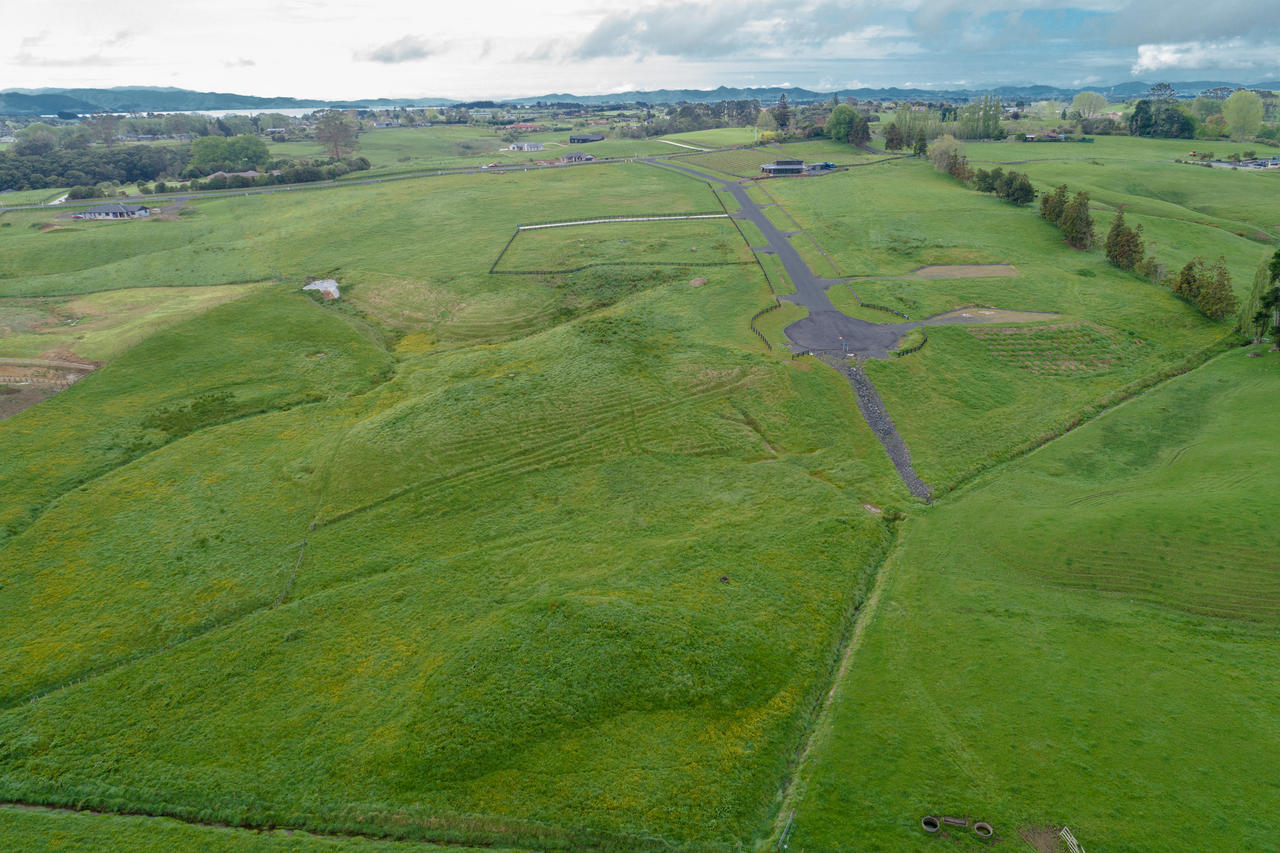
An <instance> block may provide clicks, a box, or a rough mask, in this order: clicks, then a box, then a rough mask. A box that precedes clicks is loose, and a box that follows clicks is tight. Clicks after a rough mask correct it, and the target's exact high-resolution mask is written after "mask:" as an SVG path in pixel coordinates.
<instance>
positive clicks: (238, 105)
mask: <svg viewBox="0 0 1280 853" xmlns="http://www.w3.org/2000/svg"><path fill="white" fill-rule="evenodd" d="M451 103H454V101H451V100H449V99H448V98H366V99H362V100H358V101H319V100H307V99H299V98H283V97H281V98H262V97H257V96H255V95H236V94H231V93H228V92H193V91H191V90H190V89H171V88H155V87H150V86H120V87H116V88H113V89H6V90H4V91H3V92H0V115H57V114H58V113H59V112H64V113H77V114H81V115H84V114H87V113H95V112H109V113H129V112H139V113H167V112H187V111H198V110H252V111H259V110H296V109H322V108H324V107H363V108H367V109H386V108H389V107H402V106H424V107H426V106H445V105H448V104H451Z"/></svg>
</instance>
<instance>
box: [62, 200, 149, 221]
mask: <svg viewBox="0 0 1280 853" xmlns="http://www.w3.org/2000/svg"><path fill="white" fill-rule="evenodd" d="M150 215H151V208H149V207H143V206H142V205H138V204H115V203H113V204H99V205H94V206H93V207H90V208H88V209H86V210H82V211H80V212H79V213H77V214H76V215H75V218H76V219H137V218H139V217H143V216H150Z"/></svg>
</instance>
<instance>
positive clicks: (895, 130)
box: [884, 121, 906, 151]
mask: <svg viewBox="0 0 1280 853" xmlns="http://www.w3.org/2000/svg"><path fill="white" fill-rule="evenodd" d="M905 145H906V140H905V139H903V138H902V129H901V128H899V127H898V123H897V122H896V121H894V122H890V123H889V126H888V127H886V128H885V129H884V147H885V149H886V150H888V151H901V150H902V148H903V147H904V146H905Z"/></svg>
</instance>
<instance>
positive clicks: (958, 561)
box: [791, 330, 1280, 851]
mask: <svg viewBox="0 0 1280 853" xmlns="http://www.w3.org/2000/svg"><path fill="white" fill-rule="evenodd" d="M931 335H932V330H931ZM930 345H931V346H932V341H931V342H930ZM927 349H928V348H926V351H927ZM1278 372H1280V368H1278V367H1277V361H1276V356H1275V355H1274V354H1272V355H1268V356H1266V357H1265V358H1263V359H1249V358H1246V357H1245V353H1244V352H1241V351H1236V352H1233V353H1231V354H1229V355H1227V356H1224V357H1222V358H1219V359H1217V360H1215V361H1214V362H1212V363H1210V364H1209V365H1207V366H1205V367H1203V368H1201V369H1200V370H1197V371H1195V372H1194V373H1192V374H1189V375H1187V376H1183V377H1180V378H1178V379H1175V380H1173V381H1171V382H1169V383H1168V384H1166V385H1164V386H1162V387H1161V388H1159V389H1157V390H1155V391H1153V392H1151V393H1149V394H1147V395H1144V396H1142V397H1140V398H1138V399H1136V400H1134V401H1132V402H1130V403H1128V404H1126V405H1124V406H1122V407H1120V408H1118V409H1116V410H1115V411H1112V412H1110V413H1109V414H1107V415H1106V416H1105V417H1103V418H1100V419H1099V420H1097V421H1095V422H1093V423H1091V424H1089V425H1087V426H1085V427H1083V428H1082V429H1079V430H1077V431H1075V432H1073V433H1071V434H1070V435H1067V436H1065V437H1064V438H1062V439H1060V440H1059V441H1056V442H1054V443H1053V444H1051V445H1049V446H1047V447H1045V448H1043V449H1042V450H1040V451H1038V452H1036V453H1034V454H1032V455H1030V456H1028V457H1026V458H1024V459H1021V460H1018V461H1016V462H1014V463H1011V464H1010V465H1008V466H1006V467H1005V468H1002V469H1001V470H1000V471H999V472H998V473H994V474H992V475H990V476H988V477H985V478H984V479H983V480H982V481H981V482H980V483H979V484H977V485H976V486H975V487H973V488H972V489H970V490H968V491H967V492H965V493H964V494H962V495H960V496H959V497H958V498H957V499H955V500H953V501H948V502H947V503H945V504H942V505H939V506H938V507H937V508H935V509H932V510H930V511H929V512H928V513H927V514H926V515H924V516H922V517H920V518H919V519H916V520H912V521H910V522H908V524H907V526H906V528H905V530H904V535H903V538H902V544H901V547H900V548H899V549H898V550H897V551H896V552H895V554H894V556H893V557H892V559H891V560H890V562H889V564H888V565H887V566H886V568H885V570H884V571H885V572H886V577H887V578H888V584H887V587H886V589H885V591H884V594H883V598H882V600H881V602H880V604H879V608H878V609H877V611H876V615H875V617H874V621H873V622H872V623H871V625H870V629H869V631H868V632H867V635H866V639H865V643H864V644H863V645H862V647H861V648H860V650H859V651H858V653H857V657H856V658H855V660H854V664H853V667H852V669H851V671H850V676H849V679H848V680H847V681H846V682H845V683H844V685H843V686H842V687H841V689H840V694H839V697H838V701H837V704H836V710H835V716H834V723H833V725H832V726H831V728H830V730H829V732H827V734H826V735H825V737H824V738H823V739H822V741H821V747H820V749H819V750H817V751H816V755H817V758H816V759H815V760H814V762H813V764H812V767H811V770H810V771H809V772H808V773H807V774H806V776H805V780H806V783H807V793H806V794H805V796H804V797H803V798H802V800H801V801H800V805H799V807H798V809H797V815H796V830H795V834H794V836H793V838H792V840H791V846H792V848H794V849H800V848H803V849H807V850H814V851H817V850H848V849H859V850H907V849H921V850H923V849H932V848H933V847H935V846H936V845H937V844H938V843H940V842H939V840H938V839H937V838H934V837H929V836H926V834H925V833H924V832H923V831H922V830H921V828H920V823H919V821H920V818H921V817H923V816H924V815H929V814H932V815H964V816H968V817H970V818H971V819H972V818H977V819H983V820H986V821H988V822H990V823H991V824H992V825H993V826H994V827H995V828H996V833H997V838H996V842H995V843H994V847H995V848H996V849H1008V850H1022V849H1025V847H1024V846H1023V842H1022V841H1021V840H1020V839H1019V837H1018V833H1019V830H1020V829H1022V828H1026V827H1043V826H1047V825H1056V826H1061V825H1064V824H1065V825H1068V826H1070V827H1071V828H1072V829H1073V830H1074V832H1075V834H1076V836H1077V837H1078V838H1079V839H1080V841H1081V842H1082V844H1083V845H1084V846H1085V847H1086V848H1087V849H1090V850H1093V849H1095V848H1096V849H1099V850H1115V851H1122V850H1132V851H1138V850H1142V851H1148V850H1151V851H1157V850H1182V849H1185V848H1186V846H1187V844H1188V839H1200V840H1199V841H1196V842H1192V843H1193V844H1196V845H1199V846H1208V847H1213V848H1215V849H1232V850H1249V849H1262V848H1265V847H1267V846H1269V845H1270V844H1271V842H1272V839H1273V838H1274V827H1273V826H1272V825H1271V823H1272V821H1271V818H1272V815H1274V814H1276V812H1277V810H1280V794H1277V790H1278V789H1280V788H1278V785H1277V782H1278V778H1280V777H1278V776H1277V771H1276V769H1275V767H1274V763H1273V762H1272V761H1271V760H1270V755H1269V753H1268V752H1267V750H1265V749H1259V744H1262V743H1266V742H1268V740H1269V738H1270V737H1271V733H1272V732H1273V731H1274V725H1275V720H1276V719H1277V718H1278V716H1280V702H1278V701H1277V698H1276V694H1275V691H1274V690H1273V689H1271V684H1272V682H1273V677H1272V676H1273V674H1274V672H1275V671H1276V668H1277V666H1280V656H1278V654H1277V650H1276V646H1275V643H1274V641H1273V637H1274V631H1275V627H1276V625H1277V620H1280V581H1278V579H1277V577H1276V574H1275V571H1274V567H1275V564H1276V561H1275V555H1276V553H1277V550H1278V549H1280V538H1277V528H1276V525H1275V524H1274V523H1272V518H1273V516H1274V510H1275V507H1276V506H1277V505H1278V504H1280V488H1278V487H1277V483H1276V478H1275V477H1274V476H1273V472H1274V471H1275V469H1276V465H1277V464H1280V456H1278V455H1277V449H1276V446H1275V443H1274V441H1271V439H1270V436H1269V434H1268V433H1267V432H1266V431H1265V430H1264V429H1262V428H1261V427H1260V425H1262V424H1267V423H1274V422H1275V419H1276V418H1277V416H1280V404H1278V403H1277V400H1278V399H1280V398H1277V396H1276V394H1275V388H1276V382H1277V379H1278V378H1280V377H1278ZM949 832H950V834H951V835H952V836H953V838H954V839H955V840H954V841H953V843H952V845H951V846H956V847H959V848H961V849H979V848H984V847H986V846H988V845H985V844H982V843H979V842H978V841H977V839H976V837H974V836H973V834H972V832H971V831H970V830H949Z"/></svg>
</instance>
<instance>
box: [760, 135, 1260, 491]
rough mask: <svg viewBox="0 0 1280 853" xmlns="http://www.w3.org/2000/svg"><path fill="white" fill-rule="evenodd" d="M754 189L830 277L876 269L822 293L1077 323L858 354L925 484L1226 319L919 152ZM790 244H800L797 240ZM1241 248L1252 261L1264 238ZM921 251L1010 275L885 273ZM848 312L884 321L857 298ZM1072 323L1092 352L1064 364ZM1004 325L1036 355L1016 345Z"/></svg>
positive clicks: (948, 478)
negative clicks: (783, 215)
mask: <svg viewBox="0 0 1280 853" xmlns="http://www.w3.org/2000/svg"><path fill="white" fill-rule="evenodd" d="M1023 147H1025V146H1023ZM768 189H769V193H770V194H771V195H772V196H774V197H776V198H777V199H779V201H781V202H782V207H783V208H784V209H785V210H786V211H787V212H788V213H790V214H791V215H792V216H794V217H795V219H796V221H798V222H799V224H800V225H802V226H804V227H805V229H806V231H807V232H808V234H810V235H812V236H814V237H815V238H816V239H817V242H818V244H819V245H821V246H822V248H823V249H824V251H825V252H826V254H827V256H828V257H830V258H831V259H832V261H834V263H835V265H836V267H837V268H838V269H839V270H840V272H841V273H842V274H843V275H855V276H858V275H868V276H878V277H882V278H871V279H867V280H861V281H856V280H855V281H851V282H849V283H848V285H847V286H846V285H835V286H833V287H832V288H831V289H830V291H829V293H830V294H831V295H832V298H833V299H834V300H836V304H837V305H839V306H840V307H842V308H845V309H852V306H853V305H855V304H856V300H854V299H852V293H856V294H857V296H858V297H860V298H861V300H862V301H863V302H865V303H870V304H876V305H883V306H886V307H888V308H891V309H894V310H897V311H900V312H902V313H904V314H906V315H907V316H908V317H910V318H911V319H912V320H922V319H925V318H927V317H932V316H935V315H938V314H942V313H944V312H947V311H951V310H953V309H957V308H964V307H968V306H989V307H993V308H998V309H1005V310H1012V311H1027V312H1047V313H1051V314H1055V315H1058V318H1057V319H1056V320H1054V322H1055V323H1064V324H1067V326H1068V327H1069V328H1071V329H1075V330H1076V331H1074V332H1068V331H1067V330H1066V329H1062V330H1059V331H1057V332H1048V331H1030V332H1028V331H1022V330H1020V329H1019V328H1018V327H1017V326H1016V325H1015V326H1013V327H1004V328H1003V329H1002V330H1001V331H998V332H996V333H993V334H988V333H986V332H976V333H975V331H974V330H973V328H965V327H960V326H940V327H936V328H931V329H930V330H929V342H928V344H927V345H926V346H925V347H924V348H923V349H922V350H920V351H919V352H917V353H914V354H912V355H911V356H910V357H908V358H903V359H891V360H889V361H873V362H870V363H869V364H868V365H867V371H868V374H869V375H870V376H871V378H872V379H873V380H874V381H875V382H876V387H877V388H878V389H879V391H880V395H881V396H882V397H883V398H884V401H885V403H886V404H887V405H888V407H889V410H890V411H892V412H893V413H894V418H895V422H896V423H897V426H898V429H899V430H900V431H901V432H902V434H903V437H904V438H905V439H906V441H907V444H908V446H909V447H911V448H912V455H913V458H914V460H915V462H916V465H917V470H918V471H919V472H920V475H921V476H922V477H923V478H924V479H925V481H926V482H928V483H930V484H931V485H932V486H934V487H935V489H946V488H949V487H951V486H953V485H955V484H957V483H959V482H960V481H962V480H963V479H964V478H966V477H968V476H971V475H972V474H973V473H974V472H976V471H978V470H981V469H983V468H986V467H988V466H990V465H992V464H995V463H996V462H998V461H1000V460H1002V459H1006V458H1009V456H1010V455H1012V454H1015V453H1018V452H1021V451H1023V450H1025V449H1027V447H1029V446H1031V445H1032V444H1034V443H1036V442H1038V441H1042V440H1044V438H1045V437H1049V436H1052V435H1054V434H1056V433H1057V432H1059V431H1061V429H1062V428H1063V427H1065V426H1066V425H1068V424H1070V423H1072V422H1074V421H1077V420H1078V419H1079V418H1080V417H1082V416H1086V415H1087V414H1088V413H1090V412H1091V411H1096V410H1097V409H1098V408H1100V407H1101V406H1103V405H1106V404H1107V401H1109V400H1111V399H1112V398H1113V395H1115V394H1116V393H1117V392H1121V391H1122V390H1123V389H1126V388H1130V387H1131V386H1134V385H1136V384H1140V383H1142V382H1143V381H1144V380H1145V379H1146V378H1147V377H1151V376H1153V375H1156V374H1159V373H1161V372H1162V371H1165V370H1167V369H1170V368H1171V367H1173V366H1174V365H1177V364H1179V363H1181V362H1183V360H1184V359H1186V358H1187V357H1188V356H1194V354H1196V353H1198V352H1200V351H1202V350H1205V349H1206V348H1211V347H1214V346H1216V345H1217V342H1218V341H1220V340H1222V339H1223V337H1224V336H1225V335H1226V334H1227V331H1228V330H1227V329H1225V328H1222V327H1219V326H1216V325H1215V324H1210V323H1206V322H1205V321H1204V320H1203V318H1201V317H1200V316H1199V315H1198V314H1197V313H1196V311H1195V310H1194V309H1193V308H1192V307H1191V306H1189V305H1187V304H1186V303H1184V302H1182V301H1181V300H1179V299H1177V298H1176V297H1174V296H1172V295H1171V294H1170V293H1169V292H1168V291H1166V290H1164V289H1162V288H1160V287H1157V286H1156V285H1154V284H1150V283H1148V282H1144V281H1142V280H1140V279H1138V278H1136V277H1135V276H1132V275H1130V274H1128V273H1124V272H1121V271H1119V270H1117V269H1115V268H1114V267H1111V266H1110V265H1109V264H1107V262H1106V259H1105V258H1103V257H1102V256H1101V253H1100V252H1093V253H1085V252H1078V251H1076V250H1074V249H1071V248H1070V247H1068V246H1066V245H1065V244H1064V243H1063V241H1062V239H1061V235H1060V234H1059V233H1058V232H1057V230H1056V229H1054V228H1052V227H1051V226H1049V225H1048V224H1047V223H1045V222H1044V221H1043V220H1041V219H1040V217H1038V216H1037V215H1036V214H1035V213H1034V212H1033V211H1032V210H1031V209H1029V208H1015V207H1013V206H1011V205H1008V204H1005V203H1003V202H1000V201H998V200H996V199H994V198H992V197H990V196H983V195H981V194H979V193H975V192H971V191H967V190H964V189H962V188H960V187H959V186H958V184H956V182H955V181H953V180H952V179H951V178H948V177H946V176H943V175H939V174H938V173H937V172H935V171H934V169H933V167H932V166H931V165H929V164H927V163H922V162H919V161H914V160H900V161H895V162H890V163H883V164H879V165H873V166H867V167H865V168H859V169H851V170H849V171H847V172H841V173H838V174H835V175H829V176H825V177H823V178H820V179H816V180H800V181H770V182H769V184H768ZM975 222H982V223H984V224H983V226H982V227H974V223H975ZM792 242H793V244H794V245H796V247H797V248H798V249H802V250H803V249H804V247H805V244H806V242H807V240H806V239H805V238H803V237H796V238H793V240H792ZM1251 249H1252V251H1256V252H1257V253H1256V254H1251V255H1250V258H1251V260H1250V261H1249V263H1250V264H1252V265H1253V266H1254V267H1256V266H1257V263H1258V261H1259V260H1260V259H1261V256H1262V247H1257V248H1256V249H1253V248H1252V247H1251ZM802 254H804V252H803V251H802ZM819 257H821V256H819ZM810 263H811V266H813V267H814V268H815V269H823V268H822V267H821V266H819V265H818V263H817V262H815V261H814V260H812V259H811V260H810ZM930 264H1013V265H1014V266H1015V267H1016V269H1017V275H1016V276H1012V277H1005V276H999V277H990V278H982V277H978V278H953V279H945V278H944V279H917V278H906V277H903V278H897V277H895V276H905V274H907V273H910V272H912V271H913V270H915V269H917V268H918V267H921V266H925V265H930ZM828 269H830V268H829V267H828ZM827 274H830V273H827ZM850 313H851V314H854V316H858V317H862V318H864V319H868V320H872V321H878V322H884V321H885V320H886V319H893V318H892V317H891V316H890V315H885V314H883V313H882V312H877V311H873V310H869V309H860V310H857V311H853V310H850ZM1081 334H1085V335H1089V336H1092V337H1093V338H1094V342H1093V343H1092V344H1091V345H1090V346H1091V348H1092V350H1093V352H1090V353H1087V354H1086V353H1083V352H1082V353H1081V355H1084V356H1085V358H1084V361H1080V362H1079V363H1078V364H1073V363H1072V362H1073V361H1079V359H1074V358H1073V357H1072V356H1071V352H1072V347H1074V346H1076V344H1069V343H1068V341H1067V338H1068V337H1075V336H1078V335H1081ZM1037 337H1039V338H1043V339H1044V340H1040V341H1038V342H1037V341H1036V340H1035V339H1036V338H1037ZM1054 337H1056V338H1058V339H1059V340H1058V341H1056V342H1052V341H1050V340H1048V339H1049V338H1054ZM1015 338H1026V339H1027V340H1026V343H1027V344H1028V345H1030V346H1032V347H1034V348H1038V350H1039V351H1040V354H1039V355H1035V354H1033V353H1028V354H1027V355H1025V356H1018V355H1016V352H1015V350H1011V349H1010V344H1012V343H1013V341H1014V339H1015ZM1006 350H1008V351H1009V352H1008V354H1006V352H1005V351H1006Z"/></svg>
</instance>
